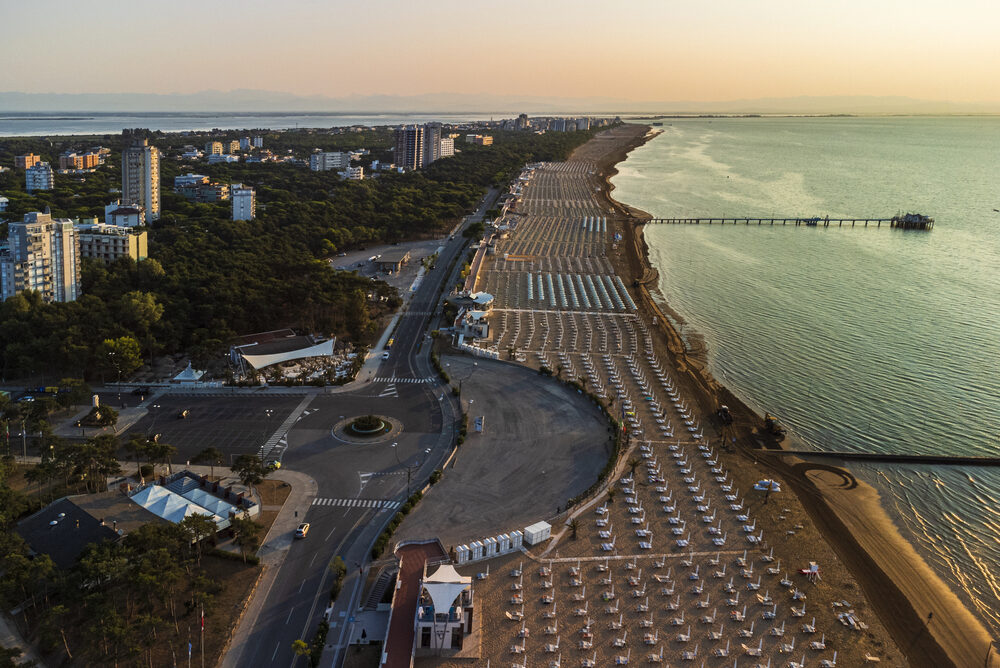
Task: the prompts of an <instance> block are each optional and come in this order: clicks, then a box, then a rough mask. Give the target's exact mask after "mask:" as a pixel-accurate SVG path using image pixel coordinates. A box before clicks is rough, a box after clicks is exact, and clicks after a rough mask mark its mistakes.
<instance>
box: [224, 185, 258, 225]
mask: <svg viewBox="0 0 1000 668" xmlns="http://www.w3.org/2000/svg"><path fill="white" fill-rule="evenodd" d="M229 193H230V199H232V201H233V220H253V219H254V216H255V215H257V196H256V194H255V193H254V191H253V188H251V187H250V186H244V185H243V184H242V183H234V184H233V185H232V187H231V188H230V189H229Z"/></svg>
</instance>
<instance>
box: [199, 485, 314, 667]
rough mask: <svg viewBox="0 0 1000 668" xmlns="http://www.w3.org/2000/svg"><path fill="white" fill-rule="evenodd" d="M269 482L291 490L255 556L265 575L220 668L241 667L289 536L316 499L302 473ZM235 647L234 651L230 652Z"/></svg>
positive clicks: (285, 549) (279, 567) (311, 487)
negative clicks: (240, 661)
mask: <svg viewBox="0 0 1000 668" xmlns="http://www.w3.org/2000/svg"><path fill="white" fill-rule="evenodd" d="M268 477H269V478H270V479H272V480H281V481H282V482H287V483H288V484H289V485H291V486H292V491H291V493H290V494H289V495H288V499H287V500H286V501H285V505H284V506H283V507H282V509H281V512H279V513H278V517H277V518H275V520H274V524H272V525H271V529H270V531H268V532H267V536H266V537H265V538H264V542H263V543H262V544H261V547H260V550H258V551H257V555H258V556H259V557H260V560H261V565H262V566H263V567H264V574H263V575H262V576H261V579H260V582H259V583H258V585H257V591H256V593H255V594H254V596H253V599H251V601H250V604H249V605H248V606H247V609H246V612H245V613H244V614H243V618H242V619H240V622H239V624H238V625H237V626H236V631H235V632H234V633H233V636H232V639H231V640H230V642H229V646H228V647H227V648H226V653H225V655H224V656H223V657H222V660H221V661H220V663H219V665H220V666H222V667H223V668H240V667H239V666H238V665H237V663H236V662H237V660H238V659H239V654H240V651H239V650H242V648H243V646H244V645H245V644H246V643H247V639H248V637H249V635H250V633H251V631H253V629H254V627H255V626H256V623H257V618H258V616H259V615H260V612H261V609H262V608H263V607H264V603H265V602H266V601H267V594H268V592H269V591H270V590H271V586H272V585H273V584H274V580H275V578H276V577H277V576H278V572H279V571H280V569H281V564H282V562H283V561H284V560H285V557H286V556H287V555H288V548H289V547H290V546H291V544H292V534H293V532H294V531H295V527H297V526H298V525H299V523H300V522H301V521H302V518H303V517H305V515H306V511H308V510H309V506H310V504H312V502H313V499H314V498H316V490H317V487H316V481H315V480H313V479H312V478H311V477H310V476H308V475H306V474H305V473H299V472H297V471H289V470H286V469H279V470H278V471H275V472H274V473H272V474H271V475H270V476H268ZM234 648H235V649H236V650H237V651H233V650H234Z"/></svg>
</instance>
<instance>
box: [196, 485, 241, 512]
mask: <svg viewBox="0 0 1000 668" xmlns="http://www.w3.org/2000/svg"><path fill="white" fill-rule="evenodd" d="M181 496H182V497H183V498H185V499H187V500H188V501H190V502H192V503H196V504H198V505H199V506H201V507H202V508H204V509H205V510H207V511H208V512H210V513H212V514H213V515H218V516H219V517H229V515H230V513H232V514H234V515H238V514H239V513H240V510H239V509H238V508H237V507H236V506H234V505H233V504H231V503H228V502H226V501H223V500H222V499H220V498H219V497H217V496H215V495H214V494H209V493H208V492H206V491H205V490H203V489H189V490H188V491H186V492H184V493H183V494H182V495H181Z"/></svg>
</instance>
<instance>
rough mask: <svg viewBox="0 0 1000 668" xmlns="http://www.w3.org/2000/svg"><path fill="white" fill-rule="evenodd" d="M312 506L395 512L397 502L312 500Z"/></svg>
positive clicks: (377, 500) (378, 500)
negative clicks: (375, 509) (376, 509)
mask: <svg viewBox="0 0 1000 668" xmlns="http://www.w3.org/2000/svg"><path fill="white" fill-rule="evenodd" d="M312 505H314V506H340V507H341V508H378V509H379V510H395V509H396V508H398V507H399V501H390V500H389V499H313V502H312Z"/></svg>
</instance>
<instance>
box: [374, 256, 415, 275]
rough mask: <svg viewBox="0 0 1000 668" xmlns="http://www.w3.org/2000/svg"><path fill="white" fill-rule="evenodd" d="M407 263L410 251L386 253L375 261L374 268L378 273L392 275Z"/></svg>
mask: <svg viewBox="0 0 1000 668" xmlns="http://www.w3.org/2000/svg"><path fill="white" fill-rule="evenodd" d="M409 261H410V251H408V250H396V251H386V252H385V253H382V254H381V255H380V256H378V257H377V258H376V259H375V267H376V268H377V269H378V270H379V271H384V272H389V273H392V272H397V271H399V270H400V269H402V268H403V265H405V264H406V263H407V262H409Z"/></svg>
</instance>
